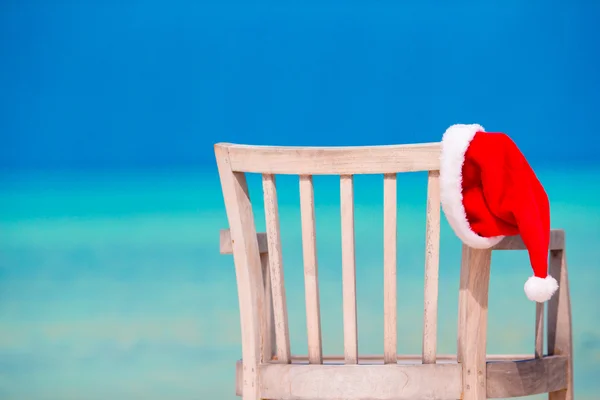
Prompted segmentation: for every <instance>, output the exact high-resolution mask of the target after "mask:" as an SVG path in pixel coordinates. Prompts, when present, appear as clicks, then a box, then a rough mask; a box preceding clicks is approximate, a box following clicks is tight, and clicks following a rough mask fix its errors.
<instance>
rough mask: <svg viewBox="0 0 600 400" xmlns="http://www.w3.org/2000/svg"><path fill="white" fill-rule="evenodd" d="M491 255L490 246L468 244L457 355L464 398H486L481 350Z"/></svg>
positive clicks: (484, 348)
mask: <svg viewBox="0 0 600 400" xmlns="http://www.w3.org/2000/svg"><path fill="white" fill-rule="evenodd" d="M491 258H492V251H491V250H490V249H472V248H469V255H468V262H469V265H468V268H469V272H468V278H467V288H466V289H467V290H466V292H465V302H466V306H465V311H466V315H465V317H466V318H465V328H464V330H463V333H464V343H463V348H462V354H461V355H460V359H461V360H462V367H463V375H462V376H463V390H464V397H463V399H464V400H484V399H485V398H486V364H485V363H486V353H485V350H486V343H487V311H488V289H489V282H490V262H491Z"/></svg>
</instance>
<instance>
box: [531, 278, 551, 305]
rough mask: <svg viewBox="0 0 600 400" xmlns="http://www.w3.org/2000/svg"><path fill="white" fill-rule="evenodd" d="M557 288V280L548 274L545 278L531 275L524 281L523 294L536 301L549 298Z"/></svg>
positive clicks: (543, 300) (541, 301) (539, 301)
mask: <svg viewBox="0 0 600 400" xmlns="http://www.w3.org/2000/svg"><path fill="white" fill-rule="evenodd" d="M557 289H558V282H556V279H554V278H553V277H551V276H550V275H548V276H546V278H539V277H537V276H532V277H530V278H529V279H527V282H525V294H526V295H527V298H528V299H529V300H531V301H537V302H538V303H543V302H545V301H548V300H550V298H551V297H552V295H553V294H554V292H556V290H557Z"/></svg>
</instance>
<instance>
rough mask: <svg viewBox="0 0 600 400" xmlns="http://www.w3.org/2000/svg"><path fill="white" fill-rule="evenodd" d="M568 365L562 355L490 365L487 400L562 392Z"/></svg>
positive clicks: (565, 383) (565, 384) (565, 382)
mask: <svg viewBox="0 0 600 400" xmlns="http://www.w3.org/2000/svg"><path fill="white" fill-rule="evenodd" d="M567 365H568V359H567V358H566V357H561V356H550V357H545V358H542V359H536V360H527V361H519V362H511V361H503V362H493V363H488V365H487V398H489V399H498V398H510V397H521V396H531V395H535V394H540V393H548V392H554V391H558V390H561V389H563V388H565V387H566V386H567ZM465 398H466V397H465Z"/></svg>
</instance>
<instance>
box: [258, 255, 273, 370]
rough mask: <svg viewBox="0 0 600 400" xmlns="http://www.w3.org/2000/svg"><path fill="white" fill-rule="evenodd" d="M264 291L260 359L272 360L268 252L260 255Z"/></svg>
mask: <svg viewBox="0 0 600 400" xmlns="http://www.w3.org/2000/svg"><path fill="white" fill-rule="evenodd" d="M260 264H261V266H262V272H263V287H264V291H265V307H264V310H263V316H262V318H261V322H262V323H261V343H262V359H263V360H265V361H268V360H272V359H273V356H274V355H275V349H276V344H275V337H276V334H275V321H274V318H273V301H272V293H271V272H270V271H269V253H264V254H261V255H260Z"/></svg>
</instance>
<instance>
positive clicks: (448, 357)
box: [292, 354, 535, 364]
mask: <svg viewBox="0 0 600 400" xmlns="http://www.w3.org/2000/svg"><path fill="white" fill-rule="evenodd" d="M396 357H397V360H398V362H400V363H401V364H404V363H417V364H422V362H423V355H422V354H397V355H396ZM534 357H535V355H534V354H488V355H486V360H487V361H522V360H532V359H533V358H534ZM344 359H345V356H344V355H343V354H334V355H326V356H325V355H324V356H323V363H328V362H329V363H334V364H340V363H343V362H344ZM437 360H438V361H448V362H457V361H456V360H457V358H456V354H438V355H437ZM358 361H359V363H363V364H364V363H366V364H378V363H379V364H381V363H383V364H385V361H384V357H383V355H381V354H360V355H359V357H358ZM292 362H295V363H306V362H308V356H307V355H300V354H294V355H292Z"/></svg>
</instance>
